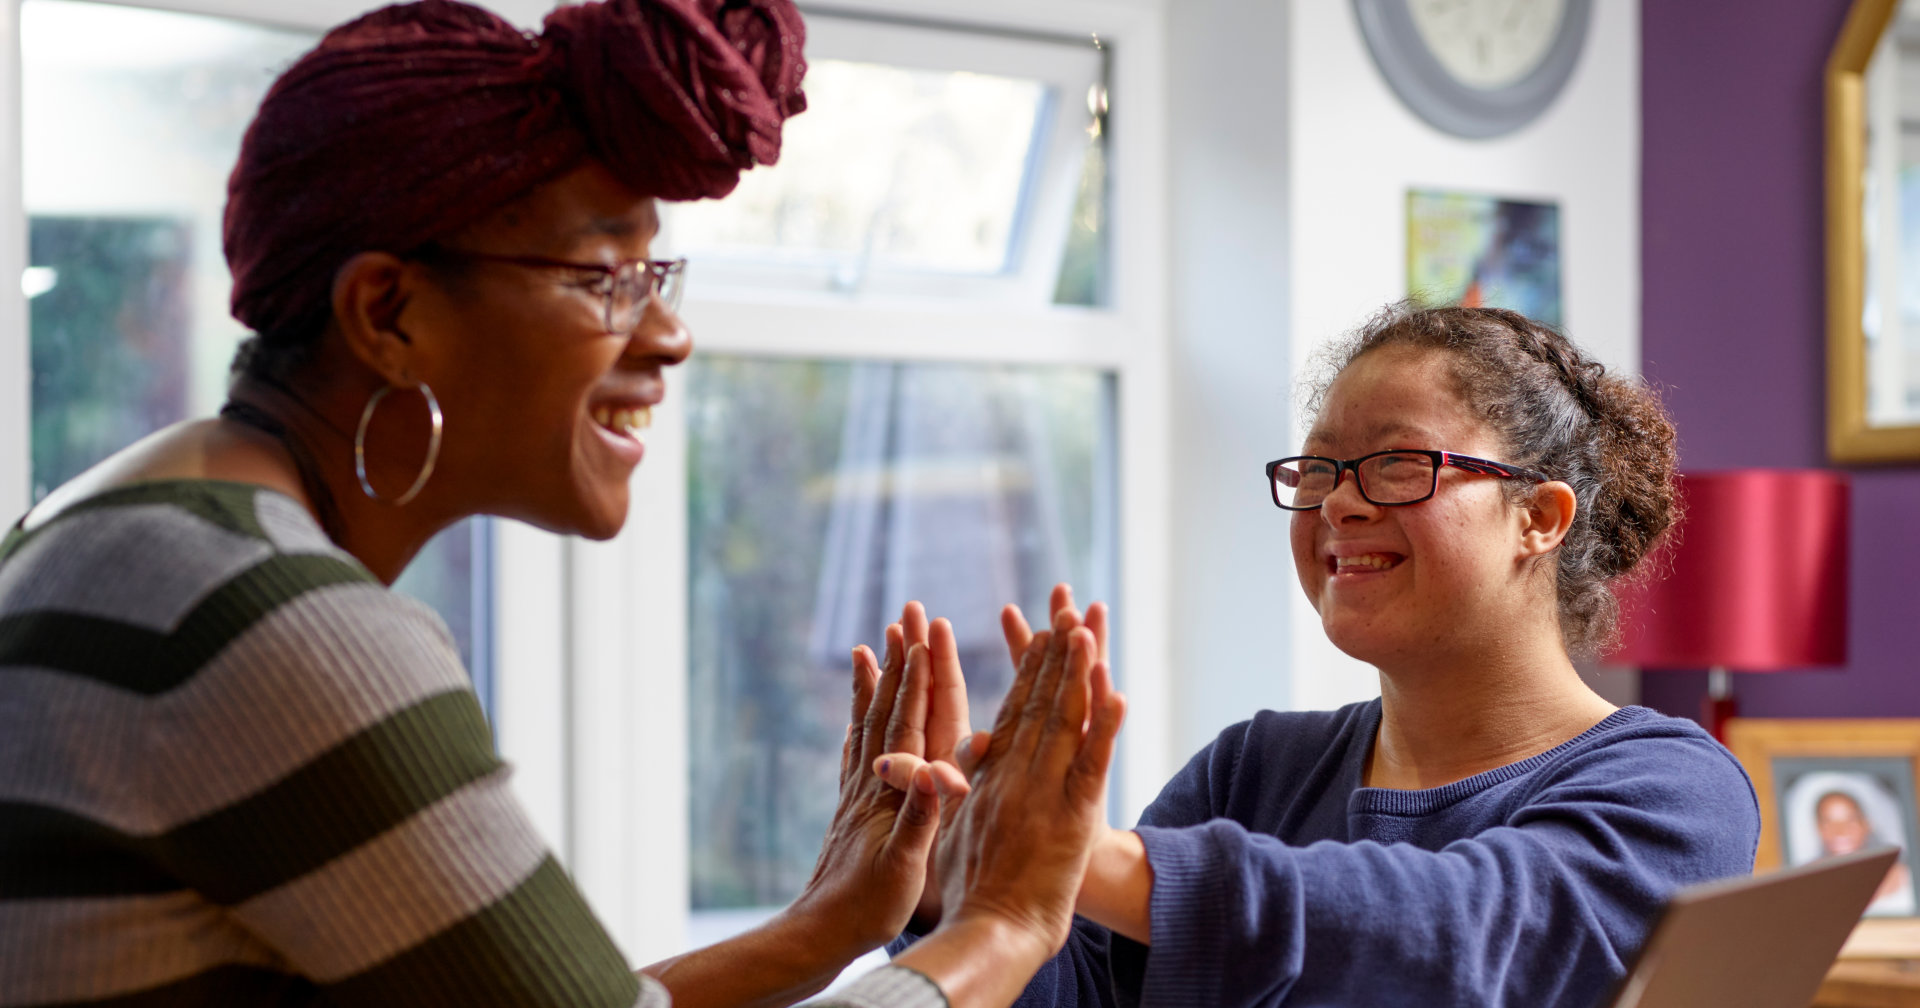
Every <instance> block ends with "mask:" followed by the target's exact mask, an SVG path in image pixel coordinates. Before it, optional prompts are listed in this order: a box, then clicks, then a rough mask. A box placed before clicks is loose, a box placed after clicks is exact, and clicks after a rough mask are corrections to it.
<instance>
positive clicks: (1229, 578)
mask: <svg viewBox="0 0 1920 1008" xmlns="http://www.w3.org/2000/svg"><path fill="white" fill-rule="evenodd" d="M1312 2H1314V3H1317V4H1325V5H1328V6H1332V5H1333V4H1334V2H1335V0H1312ZM1342 2H1344V0H1342ZM1179 11H1180V16H1179V17H1176V18H1169V19H1168V22H1167V40H1166V46H1167V71H1168V80H1167V100H1168V105H1169V114H1168V117H1167V133H1168V140H1169V144H1168V159H1169V165H1168V175H1169V194H1170V195H1169V204H1170V211H1171V213H1170V215H1169V220H1170V225H1171V226H1170V233H1171V241H1172V245H1171V248H1170V249H1169V251H1170V252H1171V253H1172V257H1171V260H1172V261H1171V269H1170V271H1169V277H1170V279H1171V281H1172V286H1173V297H1172V309H1173V326H1172V331H1173V345H1172V346H1171V347H1170V348H1169V349H1168V356H1169V366H1170V370H1169V378H1170V379H1171V382H1172V385H1173V391H1172V405H1173V452H1172V456H1171V459H1170V464H1171V466H1172V469H1173V474H1174V480H1173V487H1174V490H1173V505H1172V506H1173V514H1174V520H1173V523H1172V527H1171V529H1170V538H1171V542H1172V547H1173V558H1174V559H1173V570H1172V574H1173V591H1172V593H1171V596H1172V598H1171V605H1172V611H1171V613H1170V624H1171V626H1172V627H1173V650H1172V656H1171V659H1170V660H1171V667H1170V668H1171V672H1172V675H1173V711H1172V714H1173V735H1174V738H1173V744H1174V749H1175V757H1176V759H1178V760H1182V761H1184V760H1185V759H1186V758H1187V756H1188V755H1190V754H1192V753H1193V752H1194V751H1195V750H1197V749H1199V748H1200V747H1201V746H1203V745H1205V744H1206V743H1207V742H1209V741H1211V740H1212V739H1213V737H1214V735H1215V734H1217V733H1218V732H1219V731H1220V729H1221V728H1223V727H1225V726H1227V725H1229V724H1232V723H1233V722H1236V721H1240V720H1242V719H1244V718H1246V717H1247V716H1248V715H1249V714H1251V713H1252V712H1253V711H1255V710H1258V709H1260V708H1263V707H1272V708H1281V709H1285V708H1287V707H1288V706H1289V705H1290V700H1291V696H1290V690H1289V685H1288V681H1287V665H1288V653H1287V647H1286V642H1287V639H1288V632H1289V618H1288V612H1289V606H1290V604H1291V603H1290V599H1291V598H1292V597H1293V596H1294V595H1297V594H1298V591H1297V590H1296V589H1295V588H1294V586H1293V585H1294V582H1293V576H1292V574H1291V569H1292V568H1291V561H1290V560H1289V559H1288V556H1289V554H1288V546H1287V518H1286V515H1285V514H1284V513H1282V512H1281V511H1280V510H1279V509H1278V508H1275V507H1274V506H1273V504H1272V503H1271V500H1270V498H1269V497H1268V494H1267V490H1266V485H1265V482H1264V480H1265V477H1264V475H1263V474H1262V472H1261V466H1262V465H1263V464H1264V463H1265V462H1266V461H1267V460H1268V459H1273V458H1278V457H1280V456H1282V455H1285V454H1288V451H1287V448H1288V446H1289V444H1290V443H1291V442H1290V440H1289V438H1290V434H1289V430H1288V426H1289V425H1288V417H1289V416H1290V415H1291V405H1290V401H1289V396H1288V389H1289V386H1290V385H1291V380H1290V377H1289V367H1290V360H1289V356H1288V349H1287V326H1288V304H1289V290H1290V288H1291V287H1292V285H1291V284H1290V283H1289V280H1288V254H1287V238H1286V235H1287V186H1286V173H1287V150H1288V130H1287V103H1286V95H1287V86H1288V84H1287V73H1286V61H1285V60H1284V59H1283V58H1280V56H1281V55H1282V54H1284V53H1285V52H1286V45H1285V43H1286V39H1287V9H1286V5H1285V4H1283V3H1259V4H1255V3H1250V2H1248V0H1180V5H1179ZM1309 628H1311V625H1309Z"/></svg>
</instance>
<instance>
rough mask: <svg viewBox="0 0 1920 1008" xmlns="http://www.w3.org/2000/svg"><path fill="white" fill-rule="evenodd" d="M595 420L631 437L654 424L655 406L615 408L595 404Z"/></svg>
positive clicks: (615, 431) (603, 425)
mask: <svg viewBox="0 0 1920 1008" xmlns="http://www.w3.org/2000/svg"><path fill="white" fill-rule="evenodd" d="M593 422H594V423H597V424H599V425H600V426H602V427H605V428H606V429H608V430H610V431H612V432H614V433H615V434H625V435H627V436H629V437H634V436H638V435H639V433H640V432H641V431H643V430H646V429H647V428H649V427H652V426H653V407H651V406H641V407H639V408H637V409H614V408H613V407H611V406H595V407H594V408H593Z"/></svg>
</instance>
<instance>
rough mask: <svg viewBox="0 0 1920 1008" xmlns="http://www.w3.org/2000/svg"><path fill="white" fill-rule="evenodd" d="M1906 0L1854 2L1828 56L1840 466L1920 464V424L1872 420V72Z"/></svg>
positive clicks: (1831, 388) (1830, 300)
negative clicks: (1868, 222) (1868, 320)
mask: <svg viewBox="0 0 1920 1008" xmlns="http://www.w3.org/2000/svg"><path fill="white" fill-rule="evenodd" d="M1899 8H1900V0H1854V2H1853V6H1852V7H1851V8H1849V9H1848V11H1847V20H1846V23H1845V24H1844V25H1842V26H1841V28H1840V39H1839V41H1838V42H1835V43H1834V46H1833V52H1832V54H1831V55H1830V56H1828V58H1827V74H1826V77H1827V80H1826V111H1827V454H1828V455H1829V456H1830V457H1831V458H1832V460H1833V461H1835V462H1842V463H1876V462H1880V463H1884V462H1911V461H1920V424H1909V425H1904V426H1888V427H1875V426H1871V425H1869V424H1868V423H1867V352H1866V332H1865V330H1864V329H1863V328H1862V326H1861V323H1860V316H1861V313H1862V312H1863V311H1864V310H1865V306H1864V302H1865V300H1866V239H1865V234H1864V229H1863V227H1862V225H1861V221H1860V215H1861V212H1862V210H1863V203H1864V200H1865V187H1864V185H1863V183H1862V173H1863V172H1865V170H1866V146H1867V141H1866V137H1867V133H1866V130H1867V120H1866V95H1867V88H1866V69H1867V63H1868V61H1869V60H1871V59H1872V58H1873V52H1874V50H1875V49H1876V48H1878V47H1879V45H1880V36H1881V35H1883V34H1885V33H1886V30H1887V26H1888V25H1889V24H1891V23H1892V21H1893V16H1894V14H1895V13H1896V12H1897V11H1898V10H1899Z"/></svg>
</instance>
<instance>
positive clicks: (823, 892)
mask: <svg viewBox="0 0 1920 1008" xmlns="http://www.w3.org/2000/svg"><path fill="white" fill-rule="evenodd" d="M944 623H945V621H944V620H942V621H941V624H944ZM931 629H932V628H930V627H929V625H928V623H927V616H926V610H925V609H923V608H922V607H921V606H920V604H919V603H918V602H910V603H908V604H907V606H906V609H905V611H904V612H902V614H901V619H900V622H899V623H895V624H893V625H891V626H889V627H887V633H886V660H885V661H884V662H879V661H875V659H874V656H873V652H872V651H871V650H869V649H868V648H867V647H866V646H864V645H862V646H860V647H857V648H855V649H854V651H853V718H852V722H851V724H849V725H848V728H847V738H846V742H845V744H844V745H843V746H842V748H841V754H840V801H839V805H838V806H837V807H836V808H835V809H834V814H833V822H832V823H831V824H829V825H828V827H827V836H826V839H825V841H824V842H823V843H822V844H821V848H820V860H819V861H818V862H817V863H816V864H815V866H814V869H813V877H812V878H811V879H810V880H809V881H808V882H807V886H806V888H805V889H804V890H803V891H802V892H801V894H800V897H799V898H798V899H796V900H795V901H794V903H793V906H792V908H791V909H790V910H789V913H791V914H797V915H801V916H803V917H804V918H805V919H806V920H808V921H810V922H812V923H813V924H814V925H815V926H816V927H817V930H816V931H815V934H816V936H817V940H818V941H820V942H822V943H825V944H828V945H832V946H836V947H837V951H838V952H839V953H840V954H843V955H844V956H845V959H847V960H851V959H852V958H854V957H855V956H858V955H861V954H864V953H865V952H867V951H868V950H870V949H873V948H875V947H877V946H879V945H881V944H884V943H885V942H887V941H888V940H890V939H891V938H893V937H894V936H895V935H897V934H899V933H900V931H901V929H902V928H903V927H905V926H906V923H907V920H908V918H909V916H910V915H911V914H912V912H913V910H914V906H915V904H916V903H917V902H918V901H919V899H920V897H921V896H922V894H923V892H924V889H925V883H926V879H927V861H928V853H929V850H930V849H931V847H932V845H933V838H934V833H935V830H936V827H937V826H938V824H939V818H940V815H939V813H940V810H939V800H938V797H937V796H936V794H935V792H934V789H933V786H932V783H931V782H930V781H929V782H928V783H927V784H926V785H925V786H924V787H921V788H913V787H909V788H907V789H905V790H904V791H902V790H900V789H896V788H893V787H890V786H888V785H887V784H886V782H885V781H882V780H878V779H876V778H875V777H874V775H873V774H871V773H869V772H868V771H867V768H868V767H869V766H872V765H873V763H874V761H875V759H877V758H878V757H879V756H880V755H881V754H882V753H888V752H899V753H911V754H913V755H914V756H916V757H924V756H925V755H926V753H927V752H928V751H929V749H928V746H929V744H933V745H944V746H946V747H947V749H948V750H949V751H950V750H951V748H952V746H953V741H952V740H953V739H954V738H956V737H957V736H958V735H960V734H964V733H965V728H964V719H965V717H966V712H965V705H966V687H965V685H964V684H961V685H960V687H959V691H958V692H959V695H960V699H959V703H960V710H959V712H958V716H959V718H960V719H961V724H962V726H963V727H959V728H956V727H954V725H953V723H952V720H953V717H954V711H953V699H952V696H951V694H950V692H943V691H942V689H944V687H943V688H942V689H936V688H935V687H934V683H933V680H934V663H933V662H932V660H931V654H930V650H929V648H928V638H929V635H930V631H931ZM943 632H944V637H945V640H946V642H947V645H948V647H949V649H951V646H952V640H953V632H952V630H951V628H945V629H944V631H943ZM934 635H935V636H938V635H939V632H938V631H935V632H934ZM952 672H953V673H954V674H956V675H957V672H958V661H957V659H956V660H955V662H954V665H953V669H952ZM936 697H938V703H939V704H940V707H941V717H942V720H941V721H940V722H937V723H936V722H933V721H931V720H930V715H931V712H932V709H933V707H934V704H935V702H936Z"/></svg>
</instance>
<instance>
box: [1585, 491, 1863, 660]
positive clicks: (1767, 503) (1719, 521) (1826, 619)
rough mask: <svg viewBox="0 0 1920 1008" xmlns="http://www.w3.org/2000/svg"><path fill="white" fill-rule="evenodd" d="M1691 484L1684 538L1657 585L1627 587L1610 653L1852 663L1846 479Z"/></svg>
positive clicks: (1663, 557) (1657, 565)
mask: <svg viewBox="0 0 1920 1008" xmlns="http://www.w3.org/2000/svg"><path fill="white" fill-rule="evenodd" d="M1680 489H1681V495H1682V498H1683V499H1684V501H1685V504H1686V516H1685V517H1684V518H1683V519H1682V521H1681V524H1680V527H1679V538H1678V539H1677V541H1675V542H1674V544H1673V547H1672V549H1671V550H1670V551H1668V552H1665V553H1663V554H1657V555H1656V556H1655V557H1654V558H1653V560H1654V576H1655V579H1654V580H1652V581H1650V582H1647V583H1644V584H1642V585H1639V586H1637V587H1633V588H1627V589H1625V590H1623V591H1622V592H1621V598H1620V603H1621V604H1620V609H1621V634H1622V637H1621V644H1620V649H1619V650H1618V651H1617V652H1615V653H1614V654H1613V655H1612V656H1611V660H1612V661H1616V662H1619V663H1621V664H1630V665H1639V666H1641V667H1642V668H1656V669H1658V668H1668V669H1703V668H1724V669H1727V670H1729V671H1733V672H1771V671H1778V670H1781V669H1797V668H1808V667H1812V666H1820V665H1844V664H1846V660H1847V515H1848V511H1847V498H1848V484H1847V476H1846V474H1845V473H1839V472H1833V471H1829V470H1824V469H1739V470H1732V471H1728V472H1714V473H1697V474H1694V475H1690V476H1683V477H1681V480H1680ZM1662 569H1667V570H1669V571H1670V572H1669V573H1668V574H1667V576H1666V577H1664V578H1661V577H1659V576H1658V575H1659V572H1660V571H1661V570H1662Z"/></svg>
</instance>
